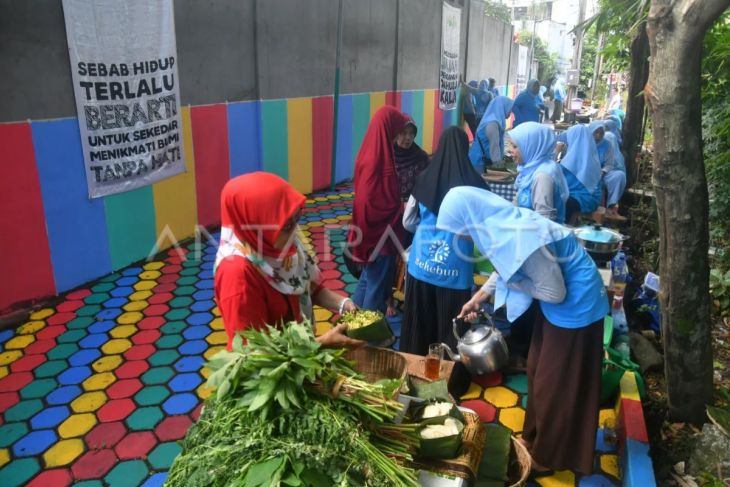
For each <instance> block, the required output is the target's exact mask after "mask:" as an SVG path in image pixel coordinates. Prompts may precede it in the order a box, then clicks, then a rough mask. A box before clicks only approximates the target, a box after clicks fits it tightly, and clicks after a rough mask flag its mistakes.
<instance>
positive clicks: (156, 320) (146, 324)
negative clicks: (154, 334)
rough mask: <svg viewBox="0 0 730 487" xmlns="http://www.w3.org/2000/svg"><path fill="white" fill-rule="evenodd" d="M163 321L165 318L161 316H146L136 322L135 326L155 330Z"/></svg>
mask: <svg viewBox="0 0 730 487" xmlns="http://www.w3.org/2000/svg"><path fill="white" fill-rule="evenodd" d="M165 323H166V321H165V318H163V317H162V316H148V317H146V318H144V319H143V320H142V321H140V322H139V323H137V328H138V329H140V330H154V331H157V330H158V328H160V327H161V326H162V325H164V324H165Z"/></svg>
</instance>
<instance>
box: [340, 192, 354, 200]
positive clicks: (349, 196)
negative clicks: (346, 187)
mask: <svg viewBox="0 0 730 487" xmlns="http://www.w3.org/2000/svg"><path fill="white" fill-rule="evenodd" d="M354 194H355V193H339V195H340V198H342V199H345V198H352V197H353V195H354Z"/></svg>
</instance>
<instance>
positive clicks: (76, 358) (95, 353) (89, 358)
mask: <svg viewBox="0 0 730 487" xmlns="http://www.w3.org/2000/svg"><path fill="white" fill-rule="evenodd" d="M99 357H101V352H100V351H99V350H97V349H83V350H79V351H78V352H76V353H75V354H73V355H71V356H70V357H69V358H68V363H69V364H71V365H72V366H74V367H78V366H80V365H89V364H90V363H92V362H93V361H95V360H96V359H98V358H99Z"/></svg>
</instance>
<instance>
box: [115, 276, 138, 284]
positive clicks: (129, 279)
mask: <svg viewBox="0 0 730 487" xmlns="http://www.w3.org/2000/svg"><path fill="white" fill-rule="evenodd" d="M137 282H139V277H137V276H125V277H122V278H121V279H117V282H116V285H117V286H133V285H135V284H137Z"/></svg>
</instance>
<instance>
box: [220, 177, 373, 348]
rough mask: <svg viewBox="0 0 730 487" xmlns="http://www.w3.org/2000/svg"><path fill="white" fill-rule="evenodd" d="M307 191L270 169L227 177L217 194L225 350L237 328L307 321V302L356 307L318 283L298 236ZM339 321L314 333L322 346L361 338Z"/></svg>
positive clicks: (314, 267) (345, 308)
mask: <svg viewBox="0 0 730 487" xmlns="http://www.w3.org/2000/svg"><path fill="white" fill-rule="evenodd" d="M304 202H305V197H304V195H302V194H301V193H299V192H298V191H296V190H295V189H294V188H292V187H291V186H290V185H289V183H287V182H286V181H284V180H283V179H281V178H280V177H279V176H276V175H275V174H269V173H265V172H255V173H252V174H245V175H243V176H238V177H236V178H234V179H231V180H230V181H228V183H226V185H225V186H224V187H223V191H222V193H221V238H220V245H219V247H218V253H217V255H216V259H215V297H216V301H217V302H218V308H219V309H220V311H221V315H222V316H223V324H224V325H225V328H226V333H227V334H228V349H229V350H230V348H231V344H232V341H233V337H234V336H235V334H236V332H239V331H243V330H246V329H248V328H255V329H260V328H262V327H263V325H264V324H268V325H272V326H280V325H281V324H282V323H284V322H288V321H302V320H304V319H308V320H309V321H310V322H312V323H313V320H312V304H313V303H314V304H317V305H319V306H322V307H324V308H327V309H329V310H331V311H333V312H338V313H342V312H344V311H350V310H353V309H355V305H354V304H353V302H352V300H350V298H347V297H345V298H343V297H342V296H340V295H338V294H335V293H334V292H333V291H330V290H329V289H325V288H324V287H322V286H321V283H320V277H319V269H318V268H317V264H316V263H315V262H314V259H313V258H312V256H311V255H309V253H308V252H307V251H306V250H305V249H304V247H303V246H302V244H301V242H300V241H299V238H298V237H297V230H298V227H297V221H298V220H299V217H300V216H301V212H302V208H304ZM344 330H345V327H344V326H343V325H338V326H337V327H335V328H333V329H332V330H330V331H329V332H327V333H325V334H324V335H322V336H320V337H318V338H317V341H318V342H320V343H322V344H323V345H328V346H333V347H336V346H339V347H343V346H357V345H360V344H362V343H363V342H361V341H359V340H352V339H350V338H348V337H347V336H345V335H344V334H343V332H344Z"/></svg>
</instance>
